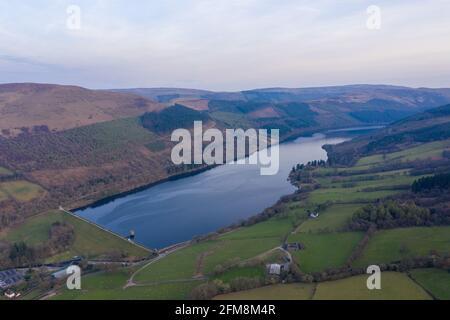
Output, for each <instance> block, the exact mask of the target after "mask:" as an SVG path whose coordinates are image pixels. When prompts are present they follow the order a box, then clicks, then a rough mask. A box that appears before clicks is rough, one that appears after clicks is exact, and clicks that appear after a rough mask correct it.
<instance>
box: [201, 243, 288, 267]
mask: <svg viewBox="0 0 450 320" xmlns="http://www.w3.org/2000/svg"><path fill="white" fill-rule="evenodd" d="M281 244H282V242H281V239H280V238H254V239H241V240H226V241H220V242H219V245H218V246H217V247H216V249H215V250H213V252H212V253H211V254H209V255H207V256H206V258H205V266H204V269H203V271H204V272H205V273H211V272H213V271H214V268H215V267H216V266H218V265H222V266H223V265H224V264H225V265H226V264H231V263H233V262H242V261H245V260H248V259H251V258H253V257H255V256H258V255H260V254H262V253H264V252H266V251H268V250H270V249H273V248H275V247H277V246H280V245H281Z"/></svg>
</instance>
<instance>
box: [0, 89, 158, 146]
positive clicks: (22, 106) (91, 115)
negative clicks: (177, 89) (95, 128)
mask: <svg viewBox="0 0 450 320" xmlns="http://www.w3.org/2000/svg"><path fill="white" fill-rule="evenodd" d="M158 107H159V106H158V104H157V103H155V102H153V101H151V100H148V99H144V98H142V97H139V96H134V95H131V94H122V93H114V92H107V91H97V90H88V89H84V88H81V87H76V86H60V85H52V84H34V83H23V84H1V85H0V129H1V130H0V135H3V136H5V137H10V136H17V135H18V134H20V133H23V132H25V133H26V132H39V131H51V132H53V131H61V130H67V129H71V128H75V127H81V126H85V125H90V124H95V123H98V122H105V121H111V120H115V119H120V118H124V117H132V116H138V115H140V114H142V113H144V112H148V111H153V110H156V109H158Z"/></svg>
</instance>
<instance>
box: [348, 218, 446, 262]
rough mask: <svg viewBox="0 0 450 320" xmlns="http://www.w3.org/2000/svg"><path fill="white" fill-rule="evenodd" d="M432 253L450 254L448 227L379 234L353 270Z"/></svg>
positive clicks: (390, 231)
mask: <svg viewBox="0 0 450 320" xmlns="http://www.w3.org/2000/svg"><path fill="white" fill-rule="evenodd" d="M433 250H434V251H437V252H438V253H442V254H448V253H450V226H444V227H414V228H401V229H391V230H381V231H378V232H377V233H376V234H375V235H374V236H373V237H372V238H371V239H370V241H369V243H368V245H367V247H366V249H365V250H364V253H363V255H362V256H361V257H360V258H359V259H358V260H357V261H356V262H355V266H361V267H364V266H367V265H369V264H373V263H389V262H394V261H399V260H401V259H405V258H413V257H421V256H427V255H429V254H430V252H431V251H433Z"/></svg>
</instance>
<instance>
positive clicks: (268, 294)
mask: <svg viewBox="0 0 450 320" xmlns="http://www.w3.org/2000/svg"><path fill="white" fill-rule="evenodd" d="M313 292H314V285H313V284H305V283H292V284H277V285H273V286H267V287H262V288H257V289H252V290H246V291H240V292H233V293H228V294H223V295H219V296H216V297H215V298H214V300H309V299H311V297H312V295H313Z"/></svg>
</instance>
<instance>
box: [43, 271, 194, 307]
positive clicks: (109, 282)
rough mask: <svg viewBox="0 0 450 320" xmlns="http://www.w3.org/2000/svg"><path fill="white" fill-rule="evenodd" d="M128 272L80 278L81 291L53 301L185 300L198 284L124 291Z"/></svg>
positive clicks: (61, 295)
mask: <svg viewBox="0 0 450 320" xmlns="http://www.w3.org/2000/svg"><path fill="white" fill-rule="evenodd" d="M131 271H132V269H130V270H121V271H116V272H111V273H108V272H103V273H99V274H93V275H87V276H85V277H82V282H81V286H82V287H81V290H72V291H69V290H66V289H64V290H63V291H62V293H61V294H58V295H57V296H55V297H53V298H52V299H54V300H144V299H150V300H163V299H186V298H187V297H188V294H189V292H190V291H191V290H192V289H193V288H194V287H195V286H198V285H199V282H187V283H173V284H172V283H167V284H159V285H152V286H136V287H129V288H126V289H124V285H125V284H126V283H127V279H128V278H129V277H130V275H131Z"/></svg>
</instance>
